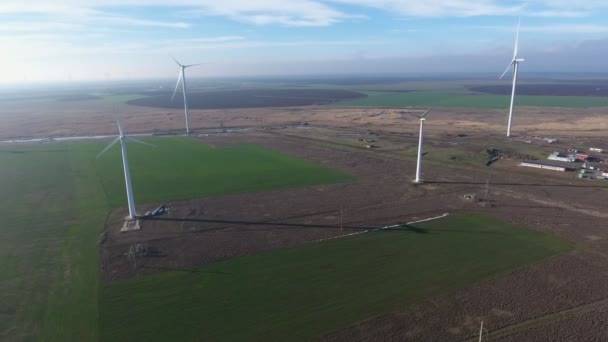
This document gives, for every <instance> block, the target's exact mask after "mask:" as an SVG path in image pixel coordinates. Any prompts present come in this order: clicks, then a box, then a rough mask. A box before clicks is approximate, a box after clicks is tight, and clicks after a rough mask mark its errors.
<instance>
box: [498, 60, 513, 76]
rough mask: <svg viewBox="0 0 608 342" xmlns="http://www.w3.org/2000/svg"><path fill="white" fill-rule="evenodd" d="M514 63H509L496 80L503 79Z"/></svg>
mask: <svg viewBox="0 0 608 342" xmlns="http://www.w3.org/2000/svg"><path fill="white" fill-rule="evenodd" d="M514 62H515V61H514V60H513V61H511V63H509V65H508V66H507V68H506V69H505V71H504V72H503V73H502V74H501V75H500V77H499V78H498V79H499V80H501V79H502V78H503V77H505V75H506V74H507V72H508V71H509V69H511V66H512V65H513V63H514Z"/></svg>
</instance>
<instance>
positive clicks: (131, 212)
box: [97, 120, 154, 220]
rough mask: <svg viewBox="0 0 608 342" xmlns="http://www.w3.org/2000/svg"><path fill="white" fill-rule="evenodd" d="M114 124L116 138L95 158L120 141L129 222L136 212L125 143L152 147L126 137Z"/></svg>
mask: <svg viewBox="0 0 608 342" xmlns="http://www.w3.org/2000/svg"><path fill="white" fill-rule="evenodd" d="M116 124H117V125H118V133H119V135H118V137H117V138H116V139H114V140H113V141H112V142H111V143H110V144H108V146H106V148H104V149H103V150H102V151H101V152H99V154H98V155H97V158H99V157H101V156H102V155H103V154H104V153H106V151H108V150H109V149H110V148H111V147H112V146H114V145H115V144H116V143H117V142H119V141H120V150H121V152H122V166H123V169H124V172H125V185H126V187H127V202H128V204H129V216H128V217H127V218H128V219H129V220H134V219H136V218H137V212H136V211H135V199H134V198H133V186H132V185H131V173H130V172H129V159H128V157H127V141H133V142H137V143H140V144H144V145H149V146H154V145H151V144H148V143H145V142H143V141H141V140H138V139H135V138H133V137H127V136H125V135H124V134H123V132H122V127H121V126H120V122H119V121H118V120H116Z"/></svg>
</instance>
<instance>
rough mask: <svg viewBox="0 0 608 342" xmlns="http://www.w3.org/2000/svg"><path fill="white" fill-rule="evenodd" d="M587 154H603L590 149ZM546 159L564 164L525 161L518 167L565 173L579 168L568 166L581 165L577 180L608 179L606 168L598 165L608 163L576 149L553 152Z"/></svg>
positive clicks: (601, 151) (601, 150)
mask: <svg viewBox="0 0 608 342" xmlns="http://www.w3.org/2000/svg"><path fill="white" fill-rule="evenodd" d="M589 152H595V153H604V149H602V148H597V147H591V148H589ZM547 159H548V160H551V161H556V162H562V163H564V164H557V163H554V164H551V163H544V162H539V161H529V160H526V161H523V162H521V164H519V165H520V166H525V167H533V168H537V169H545V170H552V171H561V172H565V171H574V170H575V169H578V168H579V167H578V166H570V165H569V164H571V163H583V164H582V166H581V171H580V173H579V174H578V178H585V179H608V167H607V168H606V169H602V166H603V165H598V164H604V163H605V162H606V163H608V161H605V160H604V159H603V158H602V157H600V156H597V155H590V154H589V153H586V152H585V151H582V150H579V149H578V148H569V149H568V150H567V152H566V153H562V152H559V151H557V152H553V153H551V154H550V155H549V156H548V157H547Z"/></svg>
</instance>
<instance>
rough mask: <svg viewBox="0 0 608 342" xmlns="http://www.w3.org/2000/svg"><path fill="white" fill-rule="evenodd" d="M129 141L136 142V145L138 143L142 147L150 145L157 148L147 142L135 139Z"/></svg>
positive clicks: (129, 138)
mask: <svg viewBox="0 0 608 342" xmlns="http://www.w3.org/2000/svg"><path fill="white" fill-rule="evenodd" d="M127 140H128V141H132V142H136V143H138V144H142V145H148V146H151V147H156V145H153V144H150V143H147V142H145V141H141V140H139V139H137V138H133V137H127Z"/></svg>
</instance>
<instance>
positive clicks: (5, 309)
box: [0, 138, 352, 341]
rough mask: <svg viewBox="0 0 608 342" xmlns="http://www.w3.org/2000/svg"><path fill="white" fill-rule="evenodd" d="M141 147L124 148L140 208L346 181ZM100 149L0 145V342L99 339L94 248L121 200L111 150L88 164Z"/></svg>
mask: <svg viewBox="0 0 608 342" xmlns="http://www.w3.org/2000/svg"><path fill="white" fill-rule="evenodd" d="M149 142H152V143H154V144H156V145H157V147H156V148H151V147H148V146H143V145H138V144H130V145H129V156H130V161H131V168H132V178H133V185H134V189H135V197H136V200H137V203H138V204H139V205H141V204H144V203H147V202H158V201H166V200H171V199H178V198H189V197H195V196H196V197H198V196H205V195H219V194H222V193H229V192H241V191H261V190H267V189H276V188H285V187H290V186H304V185H310V184H319V183H331V182H338V181H347V180H351V179H352V177H350V176H348V175H344V174H342V173H339V172H337V171H333V170H330V169H327V168H324V167H321V166H319V165H316V164H313V163H310V162H307V161H303V160H299V159H296V158H292V157H290V156H287V155H284V154H282V153H278V152H274V151H270V150H267V149H264V148H261V147H257V146H239V147H232V148H226V149H214V148H211V147H207V146H205V145H202V144H200V143H198V142H196V141H194V140H189V139H184V138H156V139H150V140H149ZM105 144H107V142H99V143H81V144H77V143H69V144H68V143H65V144H45V145H42V144H41V145H31V146H23V145H20V146H15V145H12V146H8V145H6V146H2V147H0V165H2V167H0V189H2V191H0V203H2V206H0V216H1V217H2V226H1V227H0V340H9V341H10V340H30V341H38V340H53V341H94V340H96V339H98V332H99V330H98V303H99V298H98V284H99V281H98V259H97V244H96V242H97V239H98V236H99V234H100V232H101V229H102V227H103V224H104V221H105V218H106V215H107V213H108V211H109V210H110V209H111V208H112V207H116V206H123V205H124V202H126V200H125V195H124V183H123V182H124V178H123V174H122V166H121V162H120V157H119V154H120V152H119V148H118V147H114V148H113V149H112V150H110V151H109V152H108V153H107V154H106V155H104V156H103V157H101V158H100V159H95V156H96V154H97V153H98V152H99V151H100V150H101V149H102V148H103V147H104V145H105ZM280 172H283V174H280Z"/></svg>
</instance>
